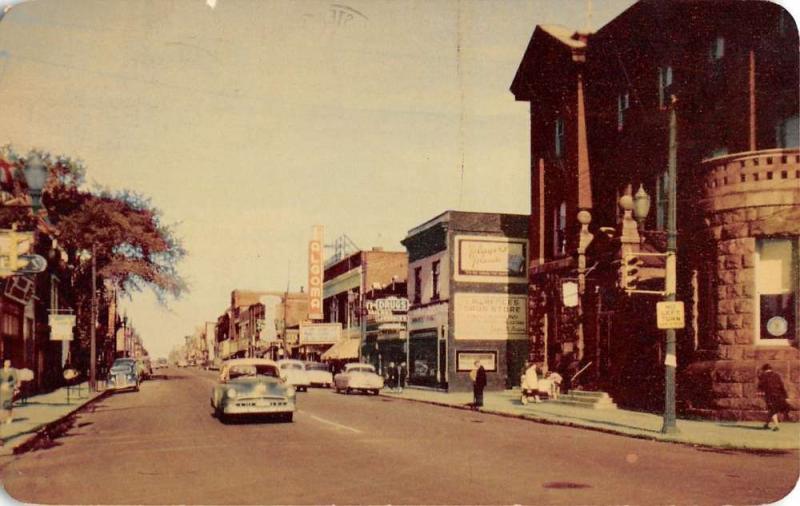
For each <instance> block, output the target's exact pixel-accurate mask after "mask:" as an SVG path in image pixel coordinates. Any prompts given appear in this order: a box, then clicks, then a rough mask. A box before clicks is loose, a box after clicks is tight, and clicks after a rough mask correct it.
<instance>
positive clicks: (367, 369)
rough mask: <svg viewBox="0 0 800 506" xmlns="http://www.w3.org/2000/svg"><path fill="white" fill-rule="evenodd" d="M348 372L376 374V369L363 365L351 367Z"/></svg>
mask: <svg viewBox="0 0 800 506" xmlns="http://www.w3.org/2000/svg"><path fill="white" fill-rule="evenodd" d="M347 372H375V369H373V368H372V367H370V366H367V365H362V366H358V367H351V368H350V369H348V370H347Z"/></svg>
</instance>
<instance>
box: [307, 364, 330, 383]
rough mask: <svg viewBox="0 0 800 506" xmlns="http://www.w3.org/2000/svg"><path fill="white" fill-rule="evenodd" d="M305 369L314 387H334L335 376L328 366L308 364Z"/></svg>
mask: <svg viewBox="0 0 800 506" xmlns="http://www.w3.org/2000/svg"><path fill="white" fill-rule="evenodd" d="M305 368H306V374H307V375H308V381H309V382H310V383H311V386H312V387H325V388H329V387H330V386H331V385H333V374H331V370H330V369H329V368H328V366H327V365H325V364H322V363H320V362H306V363H305Z"/></svg>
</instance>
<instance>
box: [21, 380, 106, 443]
mask: <svg viewBox="0 0 800 506" xmlns="http://www.w3.org/2000/svg"><path fill="white" fill-rule="evenodd" d="M109 395H111V391H110V390H104V391H102V392H100V393H99V394H98V395H96V396H95V397H93V398H91V399H89V400H88V401H86V402H85V403H83V404H80V405H78V406H77V407H76V408H75V409H73V410H72V411H70V412H68V413H65V414H64V415H62V416H60V417H58V418H56V419H55V420H51V421H49V422H46V423H44V424H42V425H40V426H39V427H38V428H36V429H34V431H32V433H31V434H30V435H29V436H28V437H27V439H24V440H23V441H22V442H20V444H18V445H16V446H14V447H13V449H12V450H11V455H20V454H22V453H26V452H28V451H30V450H31V449H33V448H34V447H35V446H36V444H37V443H38V442H39V441H41V440H42V439H45V438H47V439H53V438H54V435H55V434H56V433H58V430H57V428H58V426H59V425H61V424H63V423H64V422H65V421H66V420H68V419H69V418H71V417H73V416H75V415H76V414H77V413H78V412H80V411H82V410H84V409H85V408H86V407H88V406H90V405H92V404H94V403H95V402H97V401H99V400H102V399H105V398H106V397H108V396H109ZM20 437H21V438H24V437H25V436H24V435H23V436H20Z"/></svg>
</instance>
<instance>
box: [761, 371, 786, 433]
mask: <svg viewBox="0 0 800 506" xmlns="http://www.w3.org/2000/svg"><path fill="white" fill-rule="evenodd" d="M758 389H759V390H761V391H762V392H763V393H764V401H766V403H767V422H766V423H765V424H764V428H765V429H769V423H770V422H772V423H773V425H774V426H773V427H772V430H778V429H779V428H780V426H779V424H778V421H779V417H778V415H779V414H781V413H787V412H788V411H789V409H790V406H789V403H788V399H787V397H788V395H787V394H786V387H784V386H783V380H782V379H781V376H780V374H778V373H776V372H775V371H773V370H772V367H771V366H770V365H769V364H764V365H763V366H761V374H759V376H758Z"/></svg>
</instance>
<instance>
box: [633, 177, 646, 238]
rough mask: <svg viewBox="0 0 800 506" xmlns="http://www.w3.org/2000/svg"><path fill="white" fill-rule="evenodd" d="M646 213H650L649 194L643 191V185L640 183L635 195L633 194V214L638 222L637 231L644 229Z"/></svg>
mask: <svg viewBox="0 0 800 506" xmlns="http://www.w3.org/2000/svg"><path fill="white" fill-rule="evenodd" d="M648 214H650V195H648V194H647V192H646V191H645V189H644V185H641V184H640V185H639V189H638V190H637V191H636V195H634V196H633V216H634V218H636V223H638V224H639V231H642V230H644V223H645V221H646V220H647V215H648Z"/></svg>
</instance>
